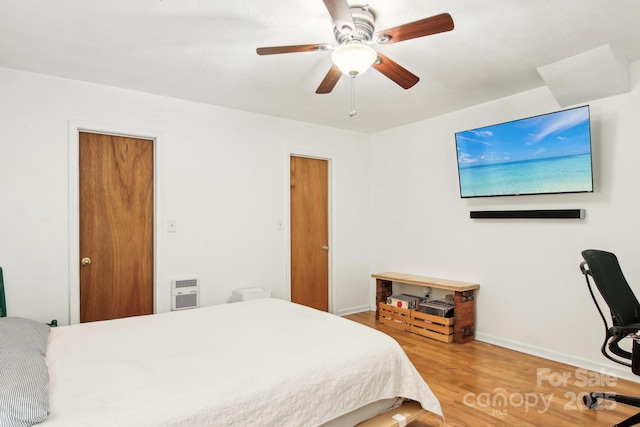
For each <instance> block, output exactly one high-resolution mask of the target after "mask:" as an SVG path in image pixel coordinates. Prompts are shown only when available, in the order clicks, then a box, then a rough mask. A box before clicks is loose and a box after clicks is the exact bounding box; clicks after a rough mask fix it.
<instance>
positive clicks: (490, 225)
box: [370, 63, 640, 376]
mask: <svg viewBox="0 0 640 427" xmlns="http://www.w3.org/2000/svg"><path fill="white" fill-rule="evenodd" d="M632 76H633V77H632V87H633V90H632V91H631V93H628V94H624V95H619V96H615V97H611V98H607V99H602V100H597V101H592V102H590V103H589V104H590V106H591V123H592V136H593V149H594V169H595V171H594V172H595V182H594V185H595V192H594V193H590V194H570V195H545V196H520V197H498V198H482V199H461V198H460V197H459V190H458V177H457V171H456V151H455V146H454V133H455V132H457V131H462V130H467V129H472V128H476V127H479V126H484V125H489V124H495V123H499V122H503V121H508V120H513V119H518V118H522V117H527V116H532V115H536V114H542V113H547V112H551V111H555V110H559V109H561V108H560V107H559V106H558V104H557V103H556V101H555V99H554V98H553V96H552V95H551V93H550V92H549V91H548V90H547V89H546V88H540V89H536V90H532V91H530V92H526V93H522V94H519V95H516V96H512V97H509V98H505V99H501V100H499V101H496V102H491V103H488V104H484V105H480V106H477V107H474V108H469V109H466V110H463V111H459V112H455V113H452V114H448V115H445V116H441V117H438V118H434V119H431V120H426V121H423V122H420V123H415V124H412V125H409V126H404V127H401V128H397V129H393V130H389V131H386V132H381V133H379V134H376V135H373V136H372V138H371V152H370V159H371V166H370V170H371V201H370V203H371V248H372V250H371V269H372V272H374V273H377V272H383V271H398V272H404V273H411V274H418V275H425V276H431V277H441V278H448V279H454V280H461V281H468V282H474V283H479V284H480V285H481V288H480V291H479V294H478V297H477V307H476V309H477V338H479V339H481V340H484V341H488V342H493V343H497V344H500V345H503V346H506V347H511V348H516V349H520V350H524V351H527V352H529V353H533V354H539V355H543V356H546V357H550V358H552V359H557V360H562V361H568V362H570V363H573V364H574V365H579V366H582V367H592V368H594V367H598V366H607V367H611V366H617V365H613V364H607V363H605V360H604V358H603V357H602V356H601V355H600V353H599V346H600V344H601V341H602V338H603V336H604V330H603V326H602V322H601V320H600V318H599V316H598V314H597V311H596V309H595V307H594V305H593V302H592V301H591V299H590V296H589V294H588V291H587V289H586V285H585V282H584V278H583V276H582V274H581V273H580V271H579V268H578V265H579V263H580V261H581V260H582V258H581V255H580V252H581V251H582V250H583V249H587V248H596V249H604V250H609V251H612V252H614V253H616V254H617V255H618V258H619V259H620V262H621V264H622V267H623V269H624V272H625V275H626V277H627V280H628V281H629V282H630V284H632V287H633V288H634V290H635V291H636V293H637V294H638V295H640V263H638V259H639V257H640V244H639V242H640V225H639V216H638V212H639V210H640V196H639V194H640V191H639V189H638V185H639V183H640V168H638V166H637V160H638V159H639V158H640V144H639V143H638V137H637V135H638V130H639V128H638V125H639V123H640V122H639V121H638V117H639V113H640V88H639V87H638V80H639V78H640V63H635V64H633V72H632ZM564 208H583V209H585V210H586V218H585V219H583V220H542V219H532V220H513V219H511V220H498V219H495V220H479V219H476V220H472V219H470V218H469V211H471V210H500V209H564ZM371 283H372V284H371V287H372V288H373V286H374V282H373V281H372V282H371ZM371 301H372V303H373V302H374V296H373V294H372V296H371ZM607 362H608V361H607ZM618 373H619V374H620V375H625V376H626V375H627V374H628V372H627V370H626V369H622V370H620V371H619V372H618Z"/></svg>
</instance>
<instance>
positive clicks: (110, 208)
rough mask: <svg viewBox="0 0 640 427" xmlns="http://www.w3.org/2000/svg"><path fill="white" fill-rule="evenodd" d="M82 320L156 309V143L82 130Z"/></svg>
mask: <svg viewBox="0 0 640 427" xmlns="http://www.w3.org/2000/svg"><path fill="white" fill-rule="evenodd" d="M79 161H80V258H81V259H80V260H78V261H79V262H80V322H90V321H94V320H107V319H115V318H120V317H128V316H136V315H141V314H151V313H153V234H154V232H153V141H150V140H146V139H137V138H128V137H122V136H113V135H101V134H94V133H85V132H81V133H80V141H79Z"/></svg>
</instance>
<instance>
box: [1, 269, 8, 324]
mask: <svg viewBox="0 0 640 427" xmlns="http://www.w3.org/2000/svg"><path fill="white" fill-rule="evenodd" d="M0 317H7V302H6V301H5V299H4V279H3V278H2V267H0Z"/></svg>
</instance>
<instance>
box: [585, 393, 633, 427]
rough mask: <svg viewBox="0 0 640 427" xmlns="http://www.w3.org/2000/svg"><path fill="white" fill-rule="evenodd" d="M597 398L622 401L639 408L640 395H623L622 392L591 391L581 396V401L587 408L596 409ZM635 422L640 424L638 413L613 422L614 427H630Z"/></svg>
mask: <svg viewBox="0 0 640 427" xmlns="http://www.w3.org/2000/svg"><path fill="white" fill-rule="evenodd" d="M598 399H601V400H608V401H611V402H616V403H622V404H625V405H630V406H635V407H636V408H640V397H636V396H625V395H622V394H616V393H600V392H596V391H593V392H591V393H589V394H588V395H586V396H583V397H582V403H584V406H586V407H587V408H589V409H597V408H598ZM636 424H640V413H637V414H635V415H632V416H631V417H629V418H627V419H626V420H624V421H621V422H619V423H618V424H615V425H614V427H630V426H633V425H636Z"/></svg>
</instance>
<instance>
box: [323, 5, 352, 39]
mask: <svg viewBox="0 0 640 427" xmlns="http://www.w3.org/2000/svg"><path fill="white" fill-rule="evenodd" d="M322 1H323V2H324V5H325V6H326V8H327V10H328V11H329V15H331V19H333V25H335V26H336V27H337V28H338V29H339V30H344V27H347V28H350V29H351V31H352V32H354V31H355V29H356V25H355V24H354V23H353V16H351V8H350V7H349V3H347V0H322Z"/></svg>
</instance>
